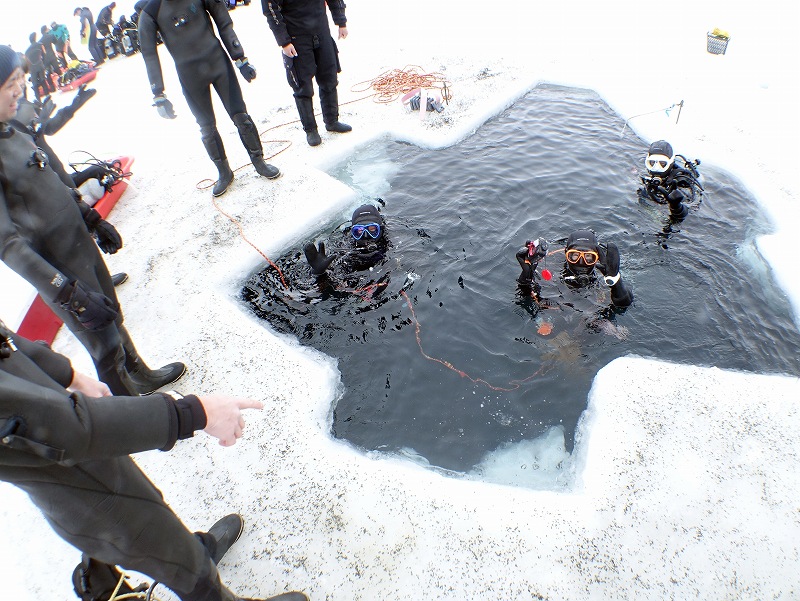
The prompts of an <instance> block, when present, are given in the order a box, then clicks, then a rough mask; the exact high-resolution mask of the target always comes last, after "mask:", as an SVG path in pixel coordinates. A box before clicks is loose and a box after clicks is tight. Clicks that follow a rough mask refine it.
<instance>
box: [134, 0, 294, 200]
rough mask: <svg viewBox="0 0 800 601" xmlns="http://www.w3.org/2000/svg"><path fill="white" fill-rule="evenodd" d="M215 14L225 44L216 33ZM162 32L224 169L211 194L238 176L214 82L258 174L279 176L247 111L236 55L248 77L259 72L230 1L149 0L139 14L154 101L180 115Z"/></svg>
mask: <svg viewBox="0 0 800 601" xmlns="http://www.w3.org/2000/svg"><path fill="white" fill-rule="evenodd" d="M212 19H213V21H214V23H215V24H216V26H217V31H219V35H220V38H222V43H223V44H225V49H223V47H222V44H221V43H220V38H218V37H217V36H216V35H215V33H214V26H213V25H212ZM159 33H160V34H161V37H162V38H163V40H164V45H165V46H166V47H167V50H169V53H170V54H171V55H172V58H173V60H174V61H175V68H176V69H177V71H178V78H179V79H180V82H181V87H182V89H183V95H184V97H185V98H186V102H187V104H188V105H189V109H190V110H191V111H192V114H193V115H194V118H195V119H196V120H197V124H198V125H199V126H200V136H201V139H202V140H203V145H204V146H205V149H206V152H208V156H209V157H210V158H211V160H212V161H213V162H214V165H216V167H217V170H218V171H219V177H218V180H217V183H216V184H215V185H214V188H213V189H212V194H213V195H214V196H220V195H221V194H223V193H224V192H225V190H227V189H228V186H229V185H230V183H231V182H232V181H233V171H231V168H230V166H229V165H228V159H227V156H226V154H225V147H224V146H223V144H222V138H221V137H220V135H219V132H218V131H217V120H216V117H215V116H214V109H213V106H212V104H211V86H214V89H215V90H216V92H217V94H218V95H219V98H220V100H221V101H222V104H223V106H224V107H225V110H226V111H227V112H228V115H229V116H230V117H231V119H232V120H233V122H234V124H235V125H236V128H237V129H238V130H239V137H240V138H241V140H242V144H244V147H245V148H246V149H247V152H248V154H249V155H250V160H251V161H252V163H253V167H255V169H256V171H257V172H258V174H259V175H262V176H264V177H266V178H267V179H274V178H276V177H278V176H279V175H280V174H281V172H280V171H279V170H278V169H277V168H276V167H274V166H272V165H270V164H268V163H265V162H264V150H263V147H262V145H261V138H260V137H259V134H258V130H257V129H256V126H255V123H253V119H252V118H251V117H250V115H249V114H247V107H246V106H245V103H244V98H243V96H242V88H241V87H240V86H239V81H238V80H237V79H236V72H235V71H234V70H233V66H232V65H231V61H232V60H233V61H235V64H236V66H237V67H238V68H239V71H240V72H241V74H242V77H244V78H245V80H247V81H248V82H251V81H253V80H254V79H255V78H256V70H255V69H254V68H253V66H252V65H251V64H250V63H249V61H248V60H247V57H246V56H245V55H244V49H243V48H242V44H241V43H240V42H239V38H238V37H236V32H234V30H233V21H232V20H231V17H230V15H229V14H228V8H227V3H226V2H223V1H222V0H163V1H162V0H150V1H149V2H148V3H147V4H146V5H145V6H144V8H143V10H142V12H141V14H140V16H139V43H140V46H141V50H142V56H143V57H144V62H145V66H146V67H147V76H148V78H149V79H150V89H151V90H152V92H153V96H154V101H155V102H154V105H155V107H156V108H157V109H158V114H159V115H161V116H162V117H164V118H165V119H174V118H175V117H176V115H175V111H174V110H173V107H172V103H171V102H170V101H169V100H168V99H167V97H166V96H165V95H164V80H163V78H162V74H161V62H160V60H159V58H158V52H157V51H156V44H157V43H158V42H157V37H158V34H159ZM225 50H227V54H226V53H225Z"/></svg>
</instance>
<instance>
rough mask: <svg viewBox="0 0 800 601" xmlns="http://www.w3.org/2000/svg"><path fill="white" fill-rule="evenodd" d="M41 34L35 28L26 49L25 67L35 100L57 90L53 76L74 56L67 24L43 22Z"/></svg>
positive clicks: (74, 58) (64, 67) (65, 66)
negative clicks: (46, 23) (44, 23)
mask: <svg viewBox="0 0 800 601" xmlns="http://www.w3.org/2000/svg"><path fill="white" fill-rule="evenodd" d="M40 32H41V37H39V35H38V34H37V33H36V32H35V31H34V32H31V34H30V35H29V36H28V40H29V42H30V45H29V46H28V48H27V49H26V50H25V60H26V71H27V72H28V74H29V75H30V80H31V86H32V87H33V93H34V96H35V98H36V99H37V100H40V99H42V98H43V97H46V96H47V95H49V94H52V93H53V92H55V91H56V89H57V85H56V82H55V81H54V77H53V76H56V77H58V76H60V75H61V73H62V72H63V71H64V69H66V68H67V65H68V64H69V62H70V61H72V60H77V56H75V53H74V52H73V51H72V48H71V47H70V43H69V42H70V36H69V30H68V29H67V27H66V25H63V24H59V23H56V22H55V21H53V22H52V23H51V24H50V25H49V26H48V25H42V27H41V28H40Z"/></svg>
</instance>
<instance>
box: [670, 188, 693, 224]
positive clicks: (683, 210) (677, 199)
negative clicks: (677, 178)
mask: <svg viewBox="0 0 800 601" xmlns="http://www.w3.org/2000/svg"><path fill="white" fill-rule="evenodd" d="M684 198H685V197H684V195H683V192H681V191H680V190H677V189H676V190H673V191H672V192H670V193H669V196H667V202H668V203H669V214H670V215H671V216H672V217H675V218H678V219H683V218H684V217H686V215H688V213H689V208H688V207H687V206H686V205H685V204H683V199H684Z"/></svg>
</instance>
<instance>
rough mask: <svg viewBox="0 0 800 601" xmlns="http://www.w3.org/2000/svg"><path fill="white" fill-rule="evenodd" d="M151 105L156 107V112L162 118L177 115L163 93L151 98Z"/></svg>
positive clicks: (172, 117)
mask: <svg viewBox="0 0 800 601" xmlns="http://www.w3.org/2000/svg"><path fill="white" fill-rule="evenodd" d="M153 106H154V107H156V110H157V111H158V114H159V115H160V116H162V117H164V119H174V118H175V117H177V116H178V115H176V114H175V109H174V108H173V107H172V103H171V102H170V101H169V99H168V98H167V97H166V96H164V94H159V95H158V96H156V97H155V98H153Z"/></svg>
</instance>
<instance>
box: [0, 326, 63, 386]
mask: <svg viewBox="0 0 800 601" xmlns="http://www.w3.org/2000/svg"><path fill="white" fill-rule="evenodd" d="M2 339H5V340H7V341H10V343H8V342H7V343H6V344H10V345H13V346H12V348H15V349H16V351H15V352H17V351H18V352H20V353H22V354H23V355H24V356H25V357H27V358H28V359H30V360H31V361H33V362H34V363H35V364H36V366H37V367H38V368H39V369H40V370H42V371H43V372H44V373H45V374H47V376H48V377H50V379H52V380H53V381H54V382H56V383H57V384H59V385H60V386H63V387H64V388H66V387H67V386H69V385H70V384H71V383H72V381H73V380H74V378H75V373H74V371H73V369H72V364H71V363H70V360H69V359H67V358H66V357H65V356H64V355H60V354H58V353H56V352H55V351H53V350H52V349H51V348H50V347H48V346H46V345H44V344H41V343H39V342H32V341H31V340H28V339H27V338H23V337H22V336H20V335H19V334H16V333H14V332H12V331H11V330H9V329H8V328H7V327H5V325H4V324H3V323H2V322H0V340H2ZM15 359H18V357H16V356H15Z"/></svg>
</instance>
